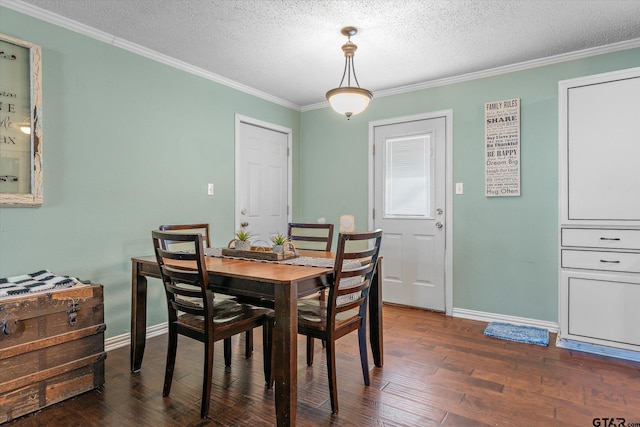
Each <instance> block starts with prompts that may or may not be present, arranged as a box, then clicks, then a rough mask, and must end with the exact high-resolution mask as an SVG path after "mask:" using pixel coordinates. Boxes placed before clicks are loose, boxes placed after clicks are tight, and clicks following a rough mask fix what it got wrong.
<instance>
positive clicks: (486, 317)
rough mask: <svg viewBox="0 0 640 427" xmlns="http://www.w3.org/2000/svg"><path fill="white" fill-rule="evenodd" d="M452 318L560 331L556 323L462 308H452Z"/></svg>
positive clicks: (554, 331)
mask: <svg viewBox="0 0 640 427" xmlns="http://www.w3.org/2000/svg"><path fill="white" fill-rule="evenodd" d="M452 316H453V317H462V318H464V319H471V320H479V321H482V322H505V323H513V324H515V325H523V326H535V327H536V328H543V329H547V330H548V331H549V332H553V333H557V332H558V331H559V330H560V326H559V325H558V324H557V323H556V322H548V321H546V320H537V319H529V318H526V317H517V316H507V315H505V314H497V313H487V312H484V311H475V310H467V309H464V308H454V309H453V313H452Z"/></svg>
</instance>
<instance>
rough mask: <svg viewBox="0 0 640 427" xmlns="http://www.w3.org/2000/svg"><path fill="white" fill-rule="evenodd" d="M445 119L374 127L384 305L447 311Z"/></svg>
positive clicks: (376, 197)
mask: <svg viewBox="0 0 640 427" xmlns="http://www.w3.org/2000/svg"><path fill="white" fill-rule="evenodd" d="M445 128H446V127H445V118H444V117H437V118H432V119H423V120H415V121H409V122H405V123H398V124H390V125H383V126H376V127H375V128H374V144H375V162H374V163H375V165H374V187H375V188H374V197H375V202H374V207H375V214H374V224H375V227H376V228H381V229H383V230H384V237H383V243H382V246H381V255H382V256H383V257H384V268H383V286H382V289H383V300H384V301H387V302H391V303H396V304H402V305H408V306H415V307H421V308H427V309H430V310H436V311H444V310H445V240H446V233H445V227H446V224H445V223H444V222H445V215H444V208H445V188H446V174H445V169H446V167H445V166H446V161H445V160H446V159H445V153H446V146H445V144H446V139H445Z"/></svg>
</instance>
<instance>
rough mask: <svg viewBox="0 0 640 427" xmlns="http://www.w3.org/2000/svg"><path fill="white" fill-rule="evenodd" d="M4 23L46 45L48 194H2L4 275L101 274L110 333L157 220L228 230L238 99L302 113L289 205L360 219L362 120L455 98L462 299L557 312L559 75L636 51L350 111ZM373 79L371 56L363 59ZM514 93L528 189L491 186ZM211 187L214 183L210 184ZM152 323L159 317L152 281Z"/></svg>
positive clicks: (628, 63)
mask: <svg viewBox="0 0 640 427" xmlns="http://www.w3.org/2000/svg"><path fill="white" fill-rule="evenodd" d="M0 9H1V10H0V28H1V31H2V33H4V34H7V35H10V36H13V37H17V38H20V39H23V40H27V41H30V42H33V43H36V44H39V45H41V46H42V50H43V69H42V71H43V98H44V103H43V121H44V198H45V199H44V205H43V207H41V208H39V209H26V208H19V209H10V208H0V276H10V275H14V274H22V273H25V272H29V271H33V270H35V269H40V268H48V269H50V270H51V271H53V272H55V273H59V274H68V275H74V276H77V277H80V278H82V279H89V280H92V281H93V282H95V283H102V284H103V285H104V286H105V306H106V318H107V319H106V320H107V324H108V329H107V336H108V337H113V336H117V335H121V334H124V333H128V332H129V322H130V258H131V257H132V256H138V255H144V254H151V243H150V236H149V230H151V229H153V228H156V227H157V226H158V225H159V224H161V223H169V222H192V221H198V222H199V221H207V222H210V223H211V224H212V226H213V240H214V244H217V245H222V244H226V243H227V241H228V239H229V238H230V236H231V234H232V233H233V214H234V212H233V210H234V206H233V202H234V195H233V173H234V164H233V157H234V146H233V144H234V141H233V138H234V127H233V126H234V114H235V113H239V114H242V115H245V116H249V117H253V118H256V119H259V120H264V121H267V122H271V123H275V124H278V125H281V126H285V127H289V128H291V129H293V144H294V146H293V155H294V158H293V164H294V171H293V173H294V194H293V199H294V211H293V216H294V219H296V220H301V221H316V220H317V218H319V217H325V218H326V220H327V221H328V222H332V223H334V224H337V223H338V219H339V217H340V215H341V214H345V213H349V214H354V215H355V216H356V226H357V228H358V229H364V228H366V227H367V205H368V199H367V191H368V182H367V179H368V158H367V153H368V148H367V144H368V122H369V121H373V120H381V119H387V118H391V117H399V116H405V115H411V114H417V113H423V112H431V111H437V110H443V109H452V110H453V123H454V126H453V167H454V169H453V181H454V182H463V183H464V184H465V194H464V195H460V196H453V195H452V197H453V219H454V221H453V222H454V241H453V244H454V252H453V263H454V266H453V267H454V270H453V271H454V277H453V290H454V295H453V305H454V307H455V308H461V309H469V310H477V311H485V312H491V313H500V314H505V315H513V316H521V317H526V318H533V319H540V320H547V321H557V294H558V290H557V267H558V266H557V210H558V209H557V181H558V177H557V163H558V153H557V131H558V119H557V115H558V112H557V105H558V102H557V83H558V81H559V80H563V79H568V78H574V77H579V76H584V75H590V74H596V73H600V72H606V71H611V70H617V69H623V68H631V67H637V66H640V49H632V50H627V51H623V52H617V53H611V54H606V55H600V56H596V57H591V58H587V59H580V60H575V61H570V62H565V63H561V64H555V65H551V66H545V67H539V68H535V69H531V70H526V71H520V72H514V73H510V74H504V75H500V76H496V77H490V78H484V79H478V80H473V81H468V82H464V83H458V84H452V85H448V86H443V87H437V88H432V89H427V90H421V91H416V92H413V93H407V94H401V95H394V96H387V97H382V98H374V100H373V102H372V104H371V106H370V107H369V109H368V110H367V111H365V112H364V113H363V114H361V115H359V116H355V117H353V118H352V119H351V120H350V121H346V120H345V119H344V118H342V117H340V116H339V115H337V114H336V113H334V112H333V111H331V110H330V109H329V108H324V109H318V110H312V111H307V112H304V113H302V114H301V113H299V112H296V111H293V110H290V109H287V108H284V107H281V106H279V105H276V104H273V103H270V102H267V101H265V100H262V99H260V98H256V97H254V96H251V95H248V94H245V93H242V92H238V91H236V90H233V89H230V88H228V87H225V86H222V85H219V84H217V83H214V82H211V81H208V80H205V79H202V78H200V77H197V76H193V75H190V74H188V73H185V72H183V71H179V70H177V69H174V68H171V67H168V66H165V65H162V64H159V63H157V62H154V61H151V60H148V59H145V58H142V57H139V56H136V55H134V54H132V53H129V52H127V51H124V50H122V49H119V48H116V47H112V46H109V45H107V44H104V43H101V42H98V41H95V40H93V39H91V38H88V37H84V36H81V35H78V34H76V33H73V32H71V31H68V30H65V29H62V28H59V27H56V26H54V25H50V24H47V23H44V22H41V21H38V20H36V19H33V18H30V17H28V16H25V15H22V14H19V13H16V12H14V11H12V10H10V9H6V8H0ZM360 73H362V76H361V78H362V80H363V83H364V85H365V86H366V70H361V71H360ZM506 98H521V104H522V106H521V119H522V123H521V137H522V138H521V139H522V141H521V144H522V196H521V197H512V198H486V197H484V164H483V160H484V124H483V118H484V116H483V107H484V103H486V102H489V101H495V100H500V99H506ZM208 182H213V183H215V185H216V194H215V196H213V197H209V196H206V184H207V183H208ZM150 290H151V292H150V301H149V302H150V312H149V314H148V316H149V319H148V325H153V324H157V323H160V322H163V321H164V320H165V309H164V304H165V303H164V301H163V296H162V294H161V288H160V286H151V287H150Z"/></svg>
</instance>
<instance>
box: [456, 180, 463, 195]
mask: <svg viewBox="0 0 640 427" xmlns="http://www.w3.org/2000/svg"><path fill="white" fill-rule="evenodd" d="M463 193H464V184H463V183H461V182H456V194H463Z"/></svg>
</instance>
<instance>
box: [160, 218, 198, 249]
mask: <svg viewBox="0 0 640 427" xmlns="http://www.w3.org/2000/svg"><path fill="white" fill-rule="evenodd" d="M158 230H160V231H167V232H169V233H176V234H195V233H199V234H202V242H203V245H204V247H205V248H210V247H211V233H210V232H209V224H206V223H205V224H163V225H161V226H160V227H158ZM164 244H166V245H167V247H164V248H162V249H173V248H176V249H177V248H178V247H182V248H185V249H193V244H190V243H185V242H179V241H176V240H166V241H165V242H164Z"/></svg>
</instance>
